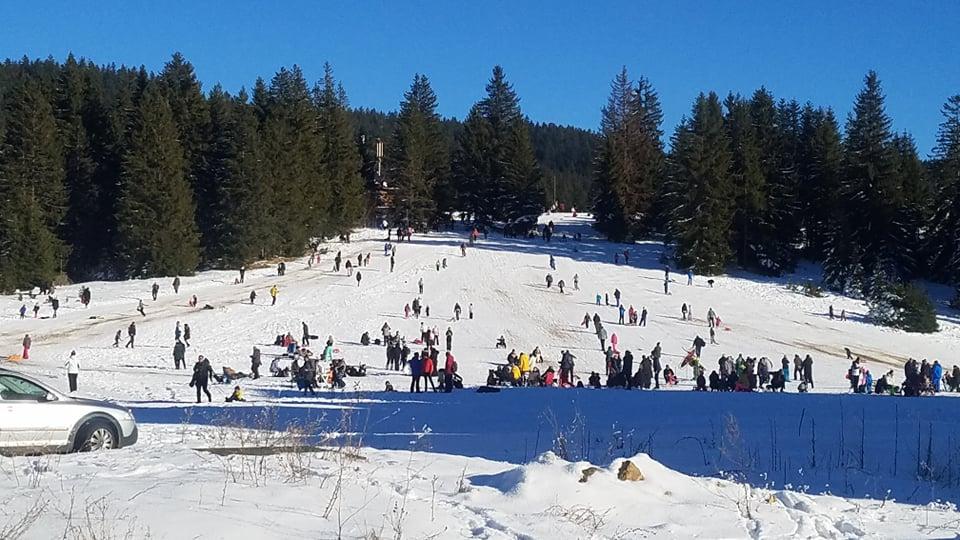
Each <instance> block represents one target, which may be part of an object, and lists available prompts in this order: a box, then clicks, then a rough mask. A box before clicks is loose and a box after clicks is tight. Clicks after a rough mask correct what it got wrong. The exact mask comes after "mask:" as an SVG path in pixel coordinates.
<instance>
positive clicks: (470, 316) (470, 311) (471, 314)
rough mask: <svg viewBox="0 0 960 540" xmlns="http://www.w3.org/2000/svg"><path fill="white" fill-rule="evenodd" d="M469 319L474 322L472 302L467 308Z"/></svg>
mask: <svg viewBox="0 0 960 540" xmlns="http://www.w3.org/2000/svg"><path fill="white" fill-rule="evenodd" d="M467 318H468V319H470V320H471V321H472V320H473V302H470V305H469V306H468V307H467Z"/></svg>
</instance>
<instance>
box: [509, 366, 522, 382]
mask: <svg viewBox="0 0 960 540" xmlns="http://www.w3.org/2000/svg"><path fill="white" fill-rule="evenodd" d="M510 373H511V375H513V380H515V381H519V380H520V368H518V367H517V365H516V364H514V365H513V367H512V368H511V370H510Z"/></svg>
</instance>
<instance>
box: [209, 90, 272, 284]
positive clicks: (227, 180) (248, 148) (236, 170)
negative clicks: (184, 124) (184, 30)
mask: <svg viewBox="0 0 960 540" xmlns="http://www.w3.org/2000/svg"><path fill="white" fill-rule="evenodd" d="M208 106H209V111H210V128H211V133H212V134H213V138H212V139H211V141H210V144H209V145H208V146H207V155H206V156H205V158H204V164H205V166H206V170H205V171H204V175H205V176H206V177H208V178H214V179H216V184H215V187H216V192H215V194H214V195H215V196H214V198H213V199H214V203H213V205H212V206H211V207H209V208H207V210H206V211H207V212H208V213H209V215H210V217H209V222H210V223H211V224H212V227H211V229H210V231H209V233H208V234H209V238H210V248H209V249H208V251H207V257H208V260H210V261H211V262H214V263H218V262H219V265H220V266H227V267H236V266H239V265H241V264H245V263H249V262H251V261H252V260H254V259H255V258H256V257H257V255H258V254H259V246H261V245H262V244H263V243H264V242H265V241H266V239H265V237H266V236H267V232H266V231H264V228H263V220H262V219H261V215H260V214H261V203H262V202H264V201H266V200H268V199H269V194H268V193H267V190H266V185H265V183H264V179H263V171H262V170H261V168H260V144H259V142H260V139H259V134H258V130H257V128H258V121H257V118H256V113H255V111H254V109H253V107H251V106H249V105H248V104H247V95H246V93H245V92H244V91H242V90H241V92H240V95H239V96H238V97H237V98H231V97H230V96H229V95H228V94H227V93H226V92H224V91H223V89H222V88H221V87H220V86H219V85H217V86H215V87H214V88H213V90H212V91H211V92H210V97H209V99H208Z"/></svg>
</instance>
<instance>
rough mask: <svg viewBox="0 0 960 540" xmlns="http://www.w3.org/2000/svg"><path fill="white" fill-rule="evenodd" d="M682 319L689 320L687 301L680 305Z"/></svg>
mask: <svg viewBox="0 0 960 540" xmlns="http://www.w3.org/2000/svg"><path fill="white" fill-rule="evenodd" d="M680 320H681V321H685V320H687V304H686V302H684V304H683V305H682V306H680Z"/></svg>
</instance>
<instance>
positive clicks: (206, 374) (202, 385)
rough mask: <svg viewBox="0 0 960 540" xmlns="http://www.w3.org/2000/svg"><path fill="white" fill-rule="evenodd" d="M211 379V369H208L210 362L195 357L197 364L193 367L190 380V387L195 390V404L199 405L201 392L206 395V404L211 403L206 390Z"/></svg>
mask: <svg viewBox="0 0 960 540" xmlns="http://www.w3.org/2000/svg"><path fill="white" fill-rule="evenodd" d="M211 377H213V368H212V367H210V361H209V360H207V359H206V358H204V357H203V355H200V356H199V357H197V363H196V364H194V365H193V378H192V379H190V386H193V387H195V388H196V389H197V403H200V395H201V394H200V393H201V392H203V393H204V394H206V395H207V402H208V403H209V402H211V401H213V397H212V396H211V395H210V390H209V389H208V388H207V385H208V384H209V383H210V378H211Z"/></svg>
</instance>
